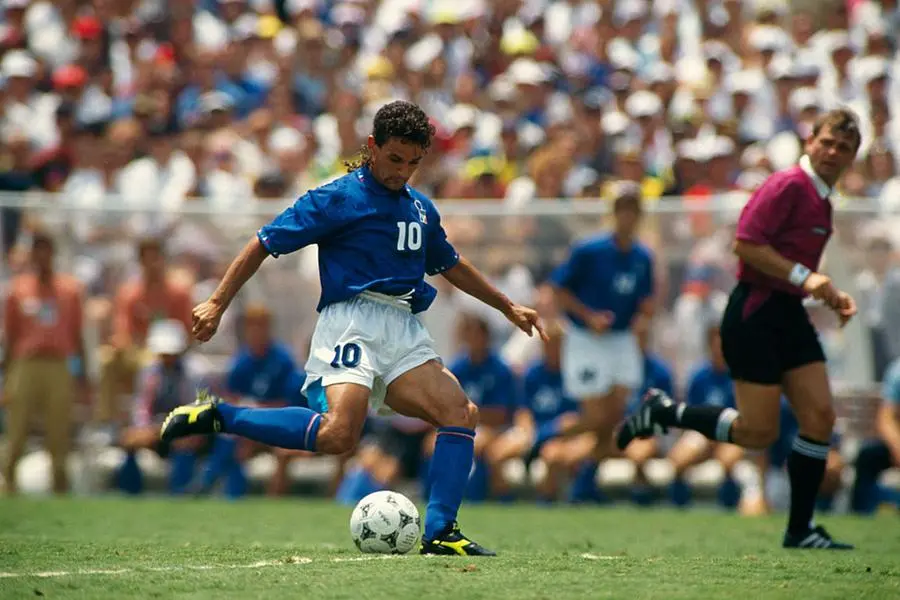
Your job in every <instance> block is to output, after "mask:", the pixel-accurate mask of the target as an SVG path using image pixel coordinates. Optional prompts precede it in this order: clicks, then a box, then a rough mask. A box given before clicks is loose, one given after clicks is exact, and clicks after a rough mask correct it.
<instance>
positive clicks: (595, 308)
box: [537, 182, 654, 458]
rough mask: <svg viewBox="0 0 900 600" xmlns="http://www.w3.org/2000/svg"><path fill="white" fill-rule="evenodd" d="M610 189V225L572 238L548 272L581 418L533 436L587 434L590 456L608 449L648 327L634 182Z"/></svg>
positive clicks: (647, 271)
mask: <svg viewBox="0 0 900 600" xmlns="http://www.w3.org/2000/svg"><path fill="white" fill-rule="evenodd" d="M614 194H615V201H614V205H613V214H614V217H615V224H614V227H613V231H612V232H611V233H606V234H603V235H599V236H595V237H591V238H588V239H587V240H584V241H582V242H580V243H578V244H576V245H575V246H574V247H573V248H572V251H571V254H570V255H569V257H568V259H567V260H566V261H565V262H564V263H563V264H562V265H560V266H559V267H558V268H557V269H556V271H554V272H553V274H552V275H551V283H552V285H553V287H554V292H555V296H556V302H557V304H558V306H559V307H560V309H562V310H563V311H564V312H565V314H566V316H567V317H568V319H569V321H570V322H571V327H569V328H568V329H567V331H566V336H565V339H564V342H563V349H562V376H563V385H564V387H565V390H566V393H567V394H569V395H570V396H572V397H574V398H576V399H578V401H579V402H580V404H581V406H580V418H579V419H578V420H577V421H576V422H574V423H563V422H562V421H559V420H557V421H554V422H553V423H551V427H545V428H542V430H541V432H540V433H539V436H538V440H537V444H538V445H540V444H542V443H544V442H545V441H546V440H548V439H551V438H553V437H556V436H560V435H562V436H571V435H576V434H580V433H583V432H590V433H593V434H595V435H596V436H597V446H598V448H597V453H596V455H597V458H602V457H603V456H606V455H609V454H611V453H612V446H611V440H612V432H613V429H614V428H615V426H616V425H617V423H618V422H619V421H621V419H622V418H623V417H624V415H625V408H626V406H627V404H628V400H629V398H630V397H631V394H632V392H633V391H634V390H635V389H637V388H638V387H639V386H640V385H641V381H642V380H643V357H642V355H641V350H640V347H639V344H638V340H637V335H636V332H640V331H644V330H646V329H647V328H649V326H650V321H651V319H652V316H653V290H654V282H653V259H652V256H651V253H650V250H649V249H648V248H647V247H646V246H644V245H643V244H641V243H640V242H639V241H638V240H637V229H638V226H639V224H640V220H641V215H642V208H641V196H640V188H639V187H638V186H637V185H635V184H632V183H630V182H625V183H622V184H619V185H617V186H616V188H615V191H614Z"/></svg>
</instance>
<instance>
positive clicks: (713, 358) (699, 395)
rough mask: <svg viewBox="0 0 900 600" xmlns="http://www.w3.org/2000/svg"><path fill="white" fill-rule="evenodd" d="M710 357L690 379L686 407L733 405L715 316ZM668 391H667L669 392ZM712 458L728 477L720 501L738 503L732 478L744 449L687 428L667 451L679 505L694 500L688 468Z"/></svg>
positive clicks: (710, 333)
mask: <svg viewBox="0 0 900 600" xmlns="http://www.w3.org/2000/svg"><path fill="white" fill-rule="evenodd" d="M706 336H707V356H708V357H709V358H708V359H707V360H706V361H704V362H703V363H702V364H700V365H699V366H698V367H697V368H696V369H695V370H694V372H693V373H691V375H690V377H689V379H688V385H687V393H686V394H685V403H686V404H687V406H715V407H720V408H734V406H735V403H734V382H733V381H732V380H731V375H730V374H729V372H728V365H726V364H725V357H724V356H722V338H721V335H720V333H719V322H718V319H716V320H715V321H714V322H712V323H710V325H709V327H707V330H706ZM667 393H668V392H667ZM709 457H713V458H714V459H715V460H716V461H717V462H718V463H719V464H721V465H722V469H723V470H724V471H725V480H724V481H723V482H722V484H721V485H720V487H719V504H721V505H722V506H726V507H728V508H734V507H735V506H737V504H738V502H739V500H740V488H739V487H738V485H737V483H736V482H735V480H734V478H733V476H732V475H733V471H734V468H735V467H736V466H737V464H738V463H739V462H740V461H741V460H742V459H743V458H744V449H743V448H741V447H740V446H736V445H734V444H728V443H724V442H714V441H711V440H708V439H707V438H706V437H704V436H703V435H700V434H699V433H697V432H696V431H686V432H684V433H683V434H682V435H681V437H680V438H678V442H676V444H675V446H674V447H673V448H672V450H671V451H670V452H669V454H668V458H669V461H670V462H671V463H672V467H673V468H674V469H675V479H674V481H673V482H672V484H671V487H670V488H669V496H670V499H671V500H672V503H673V504H675V505H676V506H686V505H688V504H689V503H690V501H691V488H690V486H689V485H688V483H687V482H686V481H685V480H684V476H685V474H686V473H687V470H688V469H690V468H691V467H693V466H694V465H698V464H700V463H701V462H703V461H705V460H707V459H708V458H709Z"/></svg>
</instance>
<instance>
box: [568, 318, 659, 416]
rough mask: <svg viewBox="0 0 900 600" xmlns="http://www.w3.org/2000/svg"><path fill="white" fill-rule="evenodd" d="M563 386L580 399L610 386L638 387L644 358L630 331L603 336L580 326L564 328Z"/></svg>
mask: <svg viewBox="0 0 900 600" xmlns="http://www.w3.org/2000/svg"><path fill="white" fill-rule="evenodd" d="M562 376H563V387H564V388H565V390H566V393H568V394H569V395H570V396H572V397H573V398H575V399H578V400H581V399H584V398H591V397H597V396H605V395H606V394H608V393H609V392H610V391H611V390H612V388H613V386H615V385H619V386H622V387H625V388H628V389H629V390H634V389H638V388H639V387H640V385H641V382H642V381H643V379H644V361H643V358H642V357H641V350H640V347H639V346H638V343H637V339H636V338H635V337H634V334H632V333H631V332H630V331H613V332H609V333H604V334H602V335H599V334H596V333H594V332H592V331H588V330H586V329H582V328H581V327H575V326H570V327H569V328H568V329H567V330H566V335H565V337H564V338H563V346H562Z"/></svg>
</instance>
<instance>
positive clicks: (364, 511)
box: [350, 491, 422, 554]
mask: <svg viewBox="0 0 900 600" xmlns="http://www.w3.org/2000/svg"><path fill="white" fill-rule="evenodd" d="M421 532H422V522H421V519H420V518H419V510H418V509H417V508H416V505H415V504H413V503H412V501H411V500H410V499H409V498H407V497H406V496H404V495H403V494H398V493H397V492H391V491H382V492H375V493H374V494H369V495H368V496H366V497H365V498H363V499H362V500H360V501H359V503H358V504H357V505H356V508H354V509H353V513H352V514H351V515H350V535H351V536H352V537H353V543H354V544H356V547H357V548H359V549H360V550H361V551H362V552H368V553H374V554H406V553H407V552H409V551H410V550H412V549H413V548H415V547H416V546H418V544H419V538H420V536H421Z"/></svg>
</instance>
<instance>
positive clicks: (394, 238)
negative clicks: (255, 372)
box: [160, 101, 543, 555]
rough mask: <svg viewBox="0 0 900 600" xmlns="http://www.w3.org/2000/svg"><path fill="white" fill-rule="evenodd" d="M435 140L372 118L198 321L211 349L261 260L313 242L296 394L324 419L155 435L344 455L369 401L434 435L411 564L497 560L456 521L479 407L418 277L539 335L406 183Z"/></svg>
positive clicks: (233, 416)
mask: <svg viewBox="0 0 900 600" xmlns="http://www.w3.org/2000/svg"><path fill="white" fill-rule="evenodd" d="M433 135H434V127H433V126H432V125H431V123H430V122H429V120H428V116H427V115H426V114H425V113H424V112H423V111H422V109H421V108H419V107H418V106H416V105H414V104H411V103H409V102H403V101H397V102H391V103H388V104H386V105H384V106H383V107H381V108H380V109H379V110H378V112H377V113H376V114H375V119H374V124H373V131H372V135H370V136H369V138H368V141H367V146H366V155H365V156H364V157H363V160H362V161H361V165H360V166H359V168H355V169H354V170H352V171H351V172H350V173H348V174H347V175H346V176H344V177H341V178H340V179H337V180H336V181H334V182H332V183H330V184H328V185H326V186H323V187H321V188H317V189H315V190H311V191H309V192H307V193H306V194H304V195H303V197H301V198H300V199H299V200H297V202H295V203H294V204H293V205H292V206H291V207H289V208H288V209H287V210H285V211H284V212H283V213H282V214H281V215H279V216H278V217H276V219H275V220H274V221H273V222H272V223H270V224H269V225H267V226H265V227H263V228H262V229H261V230H260V232H259V233H258V235H257V236H256V237H254V238H253V239H251V240H250V242H248V244H247V246H246V247H245V248H244V250H242V251H241V253H240V255H239V256H238V257H237V258H236V259H235V260H234V261H233V262H232V264H231V266H230V267H229V269H228V271H227V272H226V274H225V277H224V278H223V280H222V282H221V283H220V284H219V287H218V288H217V289H216V291H215V292H213V295H212V296H211V297H210V299H209V300H207V301H206V302H204V303H202V304H200V305H199V306H197V307H196V308H195V309H194V312H193V317H194V331H193V334H194V335H195V336H196V337H197V338H198V339H199V340H201V341H205V340H208V339H210V338H211V337H212V335H214V334H215V331H216V329H217V328H218V325H219V322H220V320H221V318H222V314H223V312H224V310H225V309H227V307H228V305H229V304H230V303H231V301H232V300H233V299H234V297H235V294H236V293H237V292H238V291H239V290H240V288H241V286H242V285H243V284H244V283H245V282H246V281H247V280H249V279H250V277H252V276H253V274H254V273H255V272H256V271H257V269H259V267H260V265H261V264H262V263H263V261H264V260H265V259H266V258H267V257H268V256H269V255H273V256H276V257H277V256H278V255H280V254H285V253H289V252H293V251H295V250H298V249H300V248H303V247H305V246H308V245H310V244H318V247H319V276H320V280H321V289H322V295H321V298H320V301H319V311H320V316H319V320H318V322H317V323H316V330H315V332H314V333H313V340H312V344H311V352H310V357H309V359H308V361H307V365H306V373H307V380H306V383H305V385H304V391H305V392H306V396H307V398H308V400H309V403H310V405H311V406H315V407H316V408H317V409H318V410H320V411H322V412H316V411H314V410H310V409H308V408H296V407H289V408H276V409H264V408H242V407H237V406H233V405H230V404H227V403H224V402H221V401H218V399H215V398H213V399H209V401H207V402H200V403H198V404H196V405H192V406H184V407H180V408H179V409H176V410H175V411H173V412H172V413H171V414H170V416H169V418H168V419H167V420H166V422H165V423H164V424H163V427H162V430H161V434H160V435H161V437H162V438H163V439H175V438H178V437H183V436H186V435H190V434H194V433H198V432H225V433H234V434H237V435H241V436H243V437H247V438H250V439H252V440H255V441H258V442H262V443H265V444H269V445H273V446H279V447H284V448H292V449H297V450H309V451H317V452H323V453H326V454H336V455H342V454H346V453H347V452H349V451H351V450H352V449H353V448H355V447H356V445H357V443H358V441H359V438H360V435H361V431H362V428H363V424H364V423H365V421H366V417H367V415H368V414H369V407H370V398H371V400H372V405H373V407H377V408H382V407H383V406H386V407H387V408H390V409H392V410H394V411H396V412H397V413H399V414H403V415H405V416H410V417H415V418H421V419H422V420H424V421H427V422H429V423H431V424H432V425H434V426H436V427H437V428H438V435H437V441H436V442H435V450H434V457H433V460H432V464H431V469H432V471H433V474H432V477H431V479H430V487H429V499H428V510H427V513H426V516H425V533H424V536H423V541H422V548H421V552H422V553H424V554H449V555H493V552H490V551H488V550H486V549H484V548H483V547H481V546H480V545H478V544H476V543H475V542H473V541H472V540H470V539H468V538H467V537H465V536H464V535H463V534H462V533H461V532H460V530H459V527H458V525H457V522H456V519H457V514H458V511H459V506H460V504H461V503H462V499H463V495H464V493H465V488H466V482H467V480H468V476H469V471H470V470H471V468H472V455H473V451H474V446H475V429H474V428H475V426H476V425H477V423H478V407H477V406H475V404H473V403H472V402H471V401H470V400H469V399H468V398H467V397H466V395H465V393H464V392H463V390H462V388H461V387H460V386H459V384H458V383H457V382H456V380H455V379H454V378H453V377H452V375H451V374H450V373H449V371H447V369H445V368H444V367H443V365H442V364H441V362H440V360H439V357H438V356H437V354H436V352H435V351H434V348H433V344H432V340H431V336H430V335H428V333H427V331H426V330H425V327H424V325H423V324H422V322H421V321H420V320H419V319H418V318H417V317H416V313H419V312H422V311H423V310H425V309H427V308H428V306H429V305H430V304H431V302H432V301H433V300H434V297H435V295H436V293H437V292H436V290H435V289H434V288H433V287H431V286H430V285H428V284H427V283H426V282H425V275H426V274H428V275H442V276H443V277H444V278H445V279H447V281H449V282H450V283H451V284H452V285H454V286H455V287H457V288H458V289H460V290H461V291H463V292H466V293H468V294H470V295H472V296H473V297H475V298H477V299H479V300H481V301H482V302H484V303H486V304H488V305H489V306H492V307H493V308H495V309H497V310H499V311H501V312H502V313H503V314H504V316H505V317H506V318H508V319H509V320H510V321H511V322H512V323H513V324H514V325H515V326H517V327H519V328H520V329H522V330H523V331H525V332H526V333H528V334H529V335H532V334H533V331H534V330H535V328H536V329H537V331H538V332H539V333H541V335H543V331H542V329H541V326H540V321H539V319H538V316H537V313H536V312H535V311H534V310H532V309H530V308H526V307H524V306H520V305H517V304H515V303H513V302H512V301H510V300H509V299H508V298H507V297H506V296H504V295H503V294H501V293H500V292H499V291H498V290H497V289H496V288H495V287H494V286H493V285H491V284H490V283H489V282H488V281H487V279H486V278H485V277H484V276H483V275H482V274H481V273H480V272H479V271H478V270H477V269H476V268H475V267H474V266H473V265H472V264H471V263H470V262H469V261H467V260H466V259H464V258H462V257H460V256H459V254H458V253H457V252H456V250H455V249H454V248H453V246H452V245H451V244H450V242H449V241H448V240H447V236H446V233H445V232H444V229H443V227H442V226H441V222H440V215H439V213H438V211H437V208H436V207H435V206H434V204H433V203H432V202H431V200H429V199H428V198H427V197H425V196H424V195H422V194H421V193H419V192H417V191H416V190H414V189H412V188H411V187H410V186H409V185H408V184H407V182H408V180H409V179H410V177H411V176H412V175H413V173H414V172H415V170H416V169H417V168H418V166H419V163H420V162H421V161H422V160H423V159H424V158H425V155H426V153H427V151H428V148H429V146H430V145H431V138H432V136H433ZM353 166H356V165H353Z"/></svg>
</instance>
